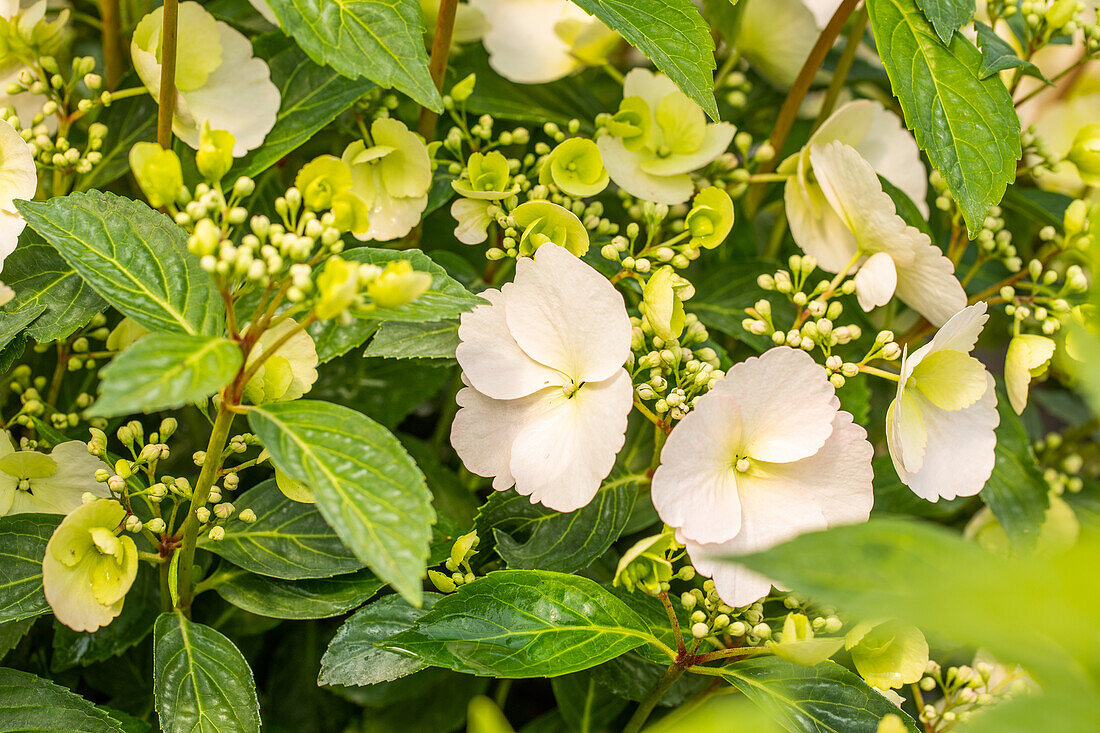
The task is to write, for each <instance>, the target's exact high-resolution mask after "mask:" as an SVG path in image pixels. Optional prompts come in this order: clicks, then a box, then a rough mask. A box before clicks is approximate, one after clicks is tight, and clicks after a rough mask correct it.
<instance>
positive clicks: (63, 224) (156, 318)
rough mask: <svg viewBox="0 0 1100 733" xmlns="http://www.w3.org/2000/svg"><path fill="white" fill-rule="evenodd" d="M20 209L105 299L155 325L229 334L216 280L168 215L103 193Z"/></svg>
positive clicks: (153, 327)
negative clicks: (211, 276) (205, 268)
mask: <svg viewBox="0 0 1100 733" xmlns="http://www.w3.org/2000/svg"><path fill="white" fill-rule="evenodd" d="M19 212H20V213H21V214H22V215H23V218H25V219H26V220H27V223H28V224H30V226H31V227H32V228H34V230H35V231H37V232H38V233H39V234H41V235H42V236H43V237H45V239H46V241H47V242H49V243H50V244H52V245H53V246H54V248H55V249H57V251H58V252H60V253H61V256H62V257H64V258H65V261H66V262H68V263H69V264H70V265H71V266H72V267H73V269H75V270H76V272H77V274H79V275H80V277H82V278H84V281H85V282H87V283H88V285H90V286H91V287H92V289H94V290H95V291H96V292H97V293H99V295H100V296H101V297H102V298H103V299H104V300H106V301H107V302H108V303H110V304H111V305H113V306H114V307H115V308H118V309H119V310H120V311H122V312H123V313H124V314H125V315H128V316H130V317H131V318H133V319H134V320H135V321H136V322H137V323H139V324H141V325H142V326H144V327H145V328H147V329H148V330H150V331H173V332H177V333H188V334H193V335H198V334H205V335H208V336H215V335H220V334H221V333H222V331H223V329H224V327H225V324H224V318H225V315H224V314H225V306H224V304H223V303H222V299H221V296H219V295H218V291H217V289H216V288H215V287H214V281H213V280H212V279H211V278H210V275H208V274H207V273H206V272H204V271H203V269H202V268H201V267H199V260H198V258H197V257H194V256H192V255H191V253H190V252H188V251H187V233H186V232H184V231H183V229H182V228H180V227H179V226H178V225H176V223H175V222H173V221H172V220H171V219H169V218H168V217H167V216H165V215H164V214H160V213H157V212H156V211H153V210H152V209H150V208H149V207H148V206H147V205H145V204H143V203H141V202H140V201H132V200H130V199H127V198H123V197H121V196H115V195H114V194H110V193H103V192H100V191H89V192H88V193H73V194H69V195H68V196H60V197H57V198H53V199H50V200H49V201H45V202H42V201H25V202H22V203H20V204H19Z"/></svg>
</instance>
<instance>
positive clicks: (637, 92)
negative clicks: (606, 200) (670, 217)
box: [596, 69, 737, 206]
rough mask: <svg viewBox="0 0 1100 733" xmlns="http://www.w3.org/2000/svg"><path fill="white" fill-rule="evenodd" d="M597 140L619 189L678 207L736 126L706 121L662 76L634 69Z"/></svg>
mask: <svg viewBox="0 0 1100 733" xmlns="http://www.w3.org/2000/svg"><path fill="white" fill-rule="evenodd" d="M619 109H620V111H619V114H617V115H615V117H614V118H613V120H612V124H611V125H609V126H608V131H607V132H605V133H604V134H602V135H600V137H599V139H597V140H596V143H597V145H599V148H600V154H601V155H602V156H603V163H604V166H605V167H606V168H607V172H608V173H609V174H611V180H613V181H614V182H615V183H616V184H617V185H618V186H619V188H621V189H623V190H624V191H626V192H627V193H629V194H630V195H631V196H634V197H636V198H640V199H645V200H647V201H653V202H655V203H658V204H668V205H670V206H672V205H674V204H682V203H684V202H685V201H687V200H688V199H689V198H691V195H692V194H693V193H694V192H695V186H694V184H693V183H692V180H691V176H690V175H689V174H690V173H691V172H692V171H696V170H699V169H700V168H702V167H703V166H705V165H707V164H708V163H710V162H711V161H713V160H714V159H715V158H717V157H718V156H720V155H722V153H724V152H725V151H726V149H727V148H728V147H729V145H730V142H731V141H732V140H733V135H734V133H735V132H736V131H737V130H736V128H735V127H734V126H733V125H731V124H729V123H728V122H718V123H713V124H708V123H707V117H706V113H704V112H703V109H702V108H701V107H700V106H699V105H698V104H696V103H695V102H694V101H692V100H691V99H690V98H689V97H688V96H687V95H686V94H684V93H683V92H682V91H680V88H679V87H677V86H676V84H675V83H674V82H673V81H672V80H671V79H669V78H668V77H667V76H665V75H664V74H655V73H653V72H652V71H649V70H648V69H633V70H631V71H630V73H628V74H627V75H626V79H625V80H624V82H623V104H622V106H621V107H620V108H619Z"/></svg>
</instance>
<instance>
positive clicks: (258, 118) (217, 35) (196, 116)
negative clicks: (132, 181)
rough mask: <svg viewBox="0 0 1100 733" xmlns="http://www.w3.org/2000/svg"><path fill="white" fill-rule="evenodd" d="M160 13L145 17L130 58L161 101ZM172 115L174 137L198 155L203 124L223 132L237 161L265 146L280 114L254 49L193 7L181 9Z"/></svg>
mask: <svg viewBox="0 0 1100 733" xmlns="http://www.w3.org/2000/svg"><path fill="white" fill-rule="evenodd" d="M163 14H164V9H163V8H157V9H156V10H154V11H153V12H151V13H149V14H148V15H146V16H145V17H144V18H142V19H141V22H140V23H138V25H137V28H135V29H134V36H133V40H132V42H131V43H130V54H131V56H132V57H133V61H134V68H135V69H136V70H137V72H138V76H140V77H141V81H142V83H143V84H145V86H146V88H147V89H148V90H149V93H150V94H152V95H153V98H154V99H156V98H158V96H159V95H160V74H161V64H160V54H161V39H160V33H161V25H162V16H163ZM179 37H180V39H182V40H183V42H182V43H180V44H179V49H178V52H177V53H178V55H177V58H176V109H175V112H174V114H173V115H172V131H173V132H174V133H175V134H176V136H177V137H179V138H180V140H183V141H184V142H185V143H187V144H188V145H190V146H191V147H192V148H196V149H198V147H199V142H200V136H201V132H202V128H203V125H204V124H209V125H210V127H211V128H212V129H215V130H226V131H228V132H229V134H231V135H232V136H233V138H234V140H235V143H234V145H233V155H234V156H235V157H241V156H242V155H244V154H245V153H247V152H248V151H249V150H252V149H254V148H258V147H259V146H260V145H262V144H263V141H264V138H265V137H267V133H268V132H270V131H271V128H272V127H274V125H275V119H276V116H277V115H278V113H279V103H280V98H279V89H278V87H276V86H275V84H274V83H272V81H271V70H270V69H269V68H268V66H267V64H266V63H265V62H264V61H263V60H262V59H258V58H255V57H254V56H253V55H252V44H251V43H250V42H249V41H248V39H247V38H246V37H245V36H243V35H242V34H241V33H239V32H238V31H236V30H234V29H233V28H232V27H231V26H230V25H229V24H227V23H223V22H222V21H220V20H217V19H216V18H214V16H213V15H211V14H210V13H209V12H207V11H206V10H205V9H204V8H203V7H202V5H200V4H199V3H197V2H183V3H180V5H179Z"/></svg>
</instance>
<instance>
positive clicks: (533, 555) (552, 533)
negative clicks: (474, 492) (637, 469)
mask: <svg viewBox="0 0 1100 733" xmlns="http://www.w3.org/2000/svg"><path fill="white" fill-rule="evenodd" d="M648 481H649V479H648V478H647V477H646V476H645V475H644V474H631V473H626V472H625V471H620V470H616V471H614V472H613V473H612V474H611V476H609V477H608V478H607V479H606V480H605V481H604V483H603V486H601V487H600V491H599V493H597V494H596V496H595V498H594V499H593V500H592V501H591V502H589V503H588V504H587V505H586V506H584V507H582V508H581V509H578V510H577V511H575V512H568V513H563V512H557V511H554V510H553V509H547V508H546V507H544V506H542V505H541V504H532V503H531V498H530V497H528V496H522V495H520V494H518V493H516V491H515V490H514V489H510V490H508V491H502V492H496V493H494V494H493V495H492V496H491V497H489V501H487V502H486V503H485V504H484V505H483V506H482V508H481V510H480V511H479V512H478V517H477V525H476V526H477V530H478V534H479V536H481V537H488V536H489V534H490V532H491V533H492V536H493V538H494V539H495V540H496V551H497V554H498V555H500V556H501V558H503V559H504V561H505V562H506V563H508V567H510V568H518V569H528V570H534V569H540V570H553V571H557V572H559V573H573V572H576V571H578V570H583V569H584V568H586V567H588V566H589V565H591V564H592V562H593V561H594V560H596V558H598V557H601V556H602V555H603V554H604V553H605V552H607V549H608V548H609V547H611V544H612V543H613V542H615V540H617V539H619V535H621V534H622V532H623V529H625V528H626V524H627V521H628V520H629V519H630V513H631V511H632V510H633V509H634V500H635V499H636V498H637V497H638V489H639V487H641V486H644V485H645V484H646V483H648ZM517 537H522V538H524V539H523V540H522V541H520V540H518V539H516V538H517Z"/></svg>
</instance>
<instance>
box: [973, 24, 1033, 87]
mask: <svg viewBox="0 0 1100 733" xmlns="http://www.w3.org/2000/svg"><path fill="white" fill-rule="evenodd" d="M974 28H975V29H976V30H977V31H978V47H979V48H981V49H982V68H981V69H980V70H979V72H978V75H979V77H981V78H982V79H984V78H986V77H987V76H993V75H994V74H996V73H998V72H1001V71H1005V70H1006V69H1020V71H1021V73H1023V74H1024V75H1026V76H1034V77H1035V78H1036V79H1041V80H1043V81H1045V82H1047V83H1048V84H1049V83H1050V82H1049V81H1047V78H1046V76H1045V75H1044V74H1043V72H1042V71H1040V70H1039V67H1038V66H1036V65H1035V64H1033V63H1031V62H1030V61H1024V60H1023V59H1022V58H1020V57H1019V56H1017V55H1016V49H1014V48H1013V47H1012V45H1011V44H1009V43H1008V41H1006V40H1004V39H1003V38H1001V37H1000V36H998V35H997V33H996V31H994V30H993V29H992V28H990V27H989V26H987V25H986V24H985V23H982V22H980V21H975V22H974Z"/></svg>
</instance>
